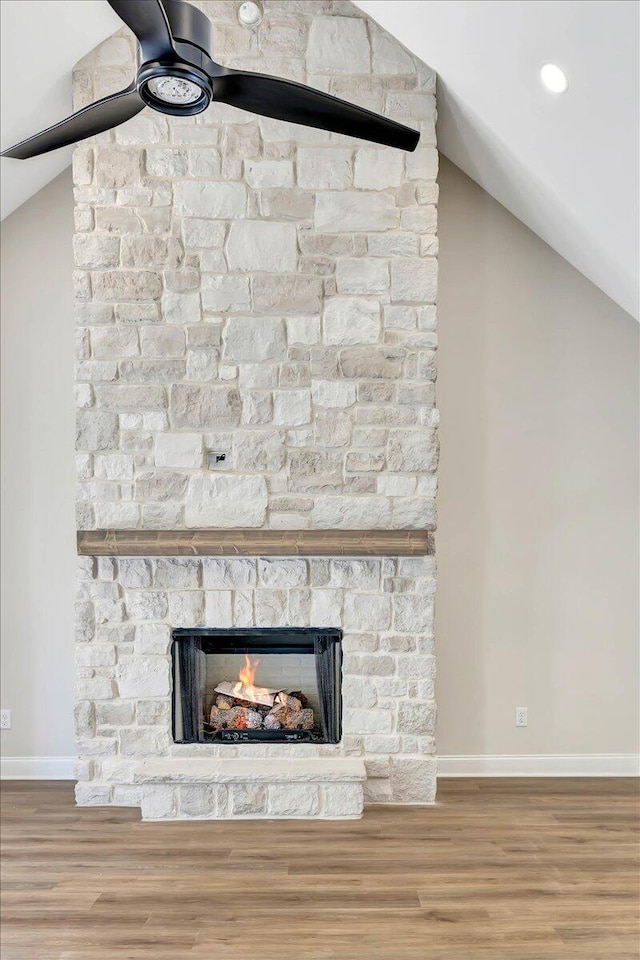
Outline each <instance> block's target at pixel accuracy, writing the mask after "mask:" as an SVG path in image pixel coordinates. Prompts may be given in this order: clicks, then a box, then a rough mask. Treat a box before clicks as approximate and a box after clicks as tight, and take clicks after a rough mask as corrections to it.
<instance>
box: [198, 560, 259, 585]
mask: <svg viewBox="0 0 640 960" xmlns="http://www.w3.org/2000/svg"><path fill="white" fill-rule="evenodd" d="M202 571H203V574H202V575H203V586H204V587H205V589H208V590H211V589H220V588H229V587H232V588H236V587H240V588H243V587H254V586H255V585H256V583H257V582H258V576H257V572H256V561H255V560H253V559H250V558H248V557H247V558H245V557H205V559H204V560H203V561H202Z"/></svg>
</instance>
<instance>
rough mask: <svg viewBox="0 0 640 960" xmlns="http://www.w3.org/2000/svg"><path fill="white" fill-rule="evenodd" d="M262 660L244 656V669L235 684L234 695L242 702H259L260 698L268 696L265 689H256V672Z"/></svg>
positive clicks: (247, 655) (246, 654)
mask: <svg viewBox="0 0 640 960" xmlns="http://www.w3.org/2000/svg"><path fill="white" fill-rule="evenodd" d="M259 663H260V660H257V659H256V660H252V659H251V657H250V656H249V654H248V653H245V655H244V667H242V668H241V670H240V671H239V673H238V681H237V683H235V684H234V687H233V695H234V697H238V698H239V699H240V700H253V701H254V702H257V700H258V699H259V698H260V696H263V695H264V694H265V693H267V694H268V692H269V691H268V690H267V689H266V688H265V687H256V686H255V679H256V670H257V669H258V664H259Z"/></svg>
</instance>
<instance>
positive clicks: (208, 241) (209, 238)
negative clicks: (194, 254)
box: [182, 219, 227, 250]
mask: <svg viewBox="0 0 640 960" xmlns="http://www.w3.org/2000/svg"><path fill="white" fill-rule="evenodd" d="M226 232H227V231H226V225H225V224H224V223H223V222H221V221H218V220H198V219H187V220H183V221H182V237H183V240H184V245H185V247H189V248H191V247H195V248H204V249H215V250H221V249H222V247H223V245H224V238H225V235H226Z"/></svg>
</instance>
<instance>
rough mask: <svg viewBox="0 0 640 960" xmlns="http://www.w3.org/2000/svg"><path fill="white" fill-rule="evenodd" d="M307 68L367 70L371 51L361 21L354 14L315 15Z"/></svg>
mask: <svg viewBox="0 0 640 960" xmlns="http://www.w3.org/2000/svg"><path fill="white" fill-rule="evenodd" d="M307 69H308V70H309V72H310V73H317V74H320V75H327V74H332V73H369V71H370V69H371V51H370V49H369V38H368V37H367V27H366V23H365V21H364V20H360V19H357V18H355V17H339V16H332V17H318V16H316V17H314V18H313V19H312V21H311V28H310V30H309V42H308V45H307Z"/></svg>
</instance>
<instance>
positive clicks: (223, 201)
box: [174, 180, 247, 220]
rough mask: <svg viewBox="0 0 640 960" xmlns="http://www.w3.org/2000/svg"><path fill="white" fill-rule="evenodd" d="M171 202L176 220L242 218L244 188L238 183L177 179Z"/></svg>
mask: <svg viewBox="0 0 640 960" xmlns="http://www.w3.org/2000/svg"><path fill="white" fill-rule="evenodd" d="M174 203H175V212H176V214H177V216H179V217H199V218H202V217H207V218H209V219H211V220H231V219H235V218H236V217H243V216H244V215H245V210H246V206H247V193H246V187H245V186H244V184H242V183H224V182H218V183H203V182H199V181H197V180H181V181H178V182H177V183H176V184H175V187H174Z"/></svg>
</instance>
